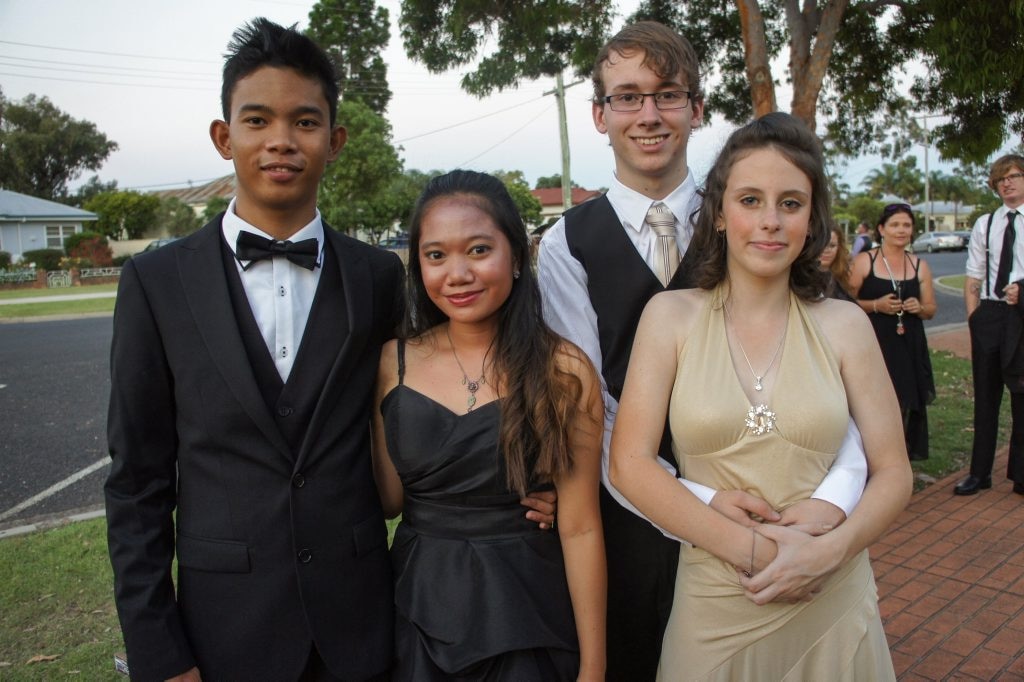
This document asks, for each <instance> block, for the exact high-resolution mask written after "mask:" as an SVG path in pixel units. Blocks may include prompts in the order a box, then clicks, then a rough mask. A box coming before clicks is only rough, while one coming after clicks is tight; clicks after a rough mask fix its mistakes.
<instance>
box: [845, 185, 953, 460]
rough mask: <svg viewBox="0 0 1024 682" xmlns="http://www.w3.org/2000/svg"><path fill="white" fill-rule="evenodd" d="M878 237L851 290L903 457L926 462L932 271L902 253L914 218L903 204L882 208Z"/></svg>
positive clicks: (861, 259) (861, 257) (857, 266)
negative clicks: (867, 322)
mask: <svg viewBox="0 0 1024 682" xmlns="http://www.w3.org/2000/svg"><path fill="white" fill-rule="evenodd" d="M878 233H879V236H880V238H881V242H882V245H881V246H879V247H878V248H876V249H870V250H869V251H866V252H861V253H859V254H857V257H856V258H854V260H853V268H852V271H851V274H850V288H851V290H852V291H853V292H855V294H856V296H857V301H858V303H860V307H861V308H862V309H863V310H864V312H866V313H867V314H868V317H869V318H870V319H871V325H872V326H873V327H874V328H875V335H876V336H877V337H878V345H879V346H881V347H882V356H883V357H884V358H885V366H886V368H887V369H888V370H889V376H890V378H891V379H892V383H893V386H895V387H896V396H897V397H898V398H899V401H900V412H901V414H902V415H903V431H904V435H905V437H906V442H907V454H908V455H909V456H910V459H912V460H922V459H928V412H927V406H928V405H929V404H931V403H932V401H934V400H935V379H934V377H933V376H932V361H931V356H930V355H929V354H928V339H927V338H926V336H925V333H924V320H930V319H931V318H933V317H934V316H935V309H936V303H935V289H934V287H933V285H932V273H931V268H929V267H928V263H927V262H925V261H924V260H923V259H921V258H918V257H917V256H915V255H914V254H912V253H909V252H907V250H906V249H907V246H909V245H910V242H911V241H912V240H913V238H914V213H913V211H912V210H911V208H910V206H908V205H907V204H889V205H888V206H886V207H885V208H884V209H883V210H882V215H881V216H880V217H879V219H878Z"/></svg>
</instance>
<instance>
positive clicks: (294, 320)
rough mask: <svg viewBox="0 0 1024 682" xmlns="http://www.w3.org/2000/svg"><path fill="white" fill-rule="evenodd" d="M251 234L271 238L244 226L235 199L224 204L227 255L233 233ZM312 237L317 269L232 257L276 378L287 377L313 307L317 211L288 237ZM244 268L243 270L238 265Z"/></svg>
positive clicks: (320, 230)
mask: <svg viewBox="0 0 1024 682" xmlns="http://www.w3.org/2000/svg"><path fill="white" fill-rule="evenodd" d="M242 231H245V232H252V233H253V234H257V235H259V236H261V237H266V238H267V239H274V237H273V236H271V235H269V234H267V233H266V232H264V231H263V230H261V229H259V228H258V227H255V226H253V225H250V224H249V223H247V222H245V221H244V220H242V219H241V218H239V217H238V214H236V213H235V200H234V199H232V200H231V203H230V204H229V205H228V209H227V212H226V213H225V214H224V220H223V223H222V224H221V233H222V234H223V235H224V239H225V240H226V241H227V244H228V247H229V248H230V249H231V253H232V254H234V253H235V241H236V240H237V239H238V233H239V232H242ZM310 238H315V239H316V240H317V245H318V246H319V247H320V252H319V255H318V256H317V267H316V268H314V269H313V270H307V269H306V268H304V267H301V266H299V265H296V264H294V263H292V262H291V261H289V260H288V259H287V258H267V259H266V260H261V261H258V262H256V263H252V265H251V266H250V261H245V262H244V263H243V262H241V261H239V260H238V257H237V256H236V257H235V259H234V260H235V266H236V267H237V268H238V276H239V277H240V278H241V279H242V287H243V288H244V289H245V297H246V298H247V299H249V308H250V309H251V310H252V314H253V317H255V318H256V324H257V325H259V328H260V333H261V334H262V335H263V341H264V342H265V343H266V344H267V350H268V351H270V355H271V357H273V358H274V365H275V366H276V367H277V372H278V374H280V375H281V380H282V381H288V375H289V374H290V373H291V371H292V365H293V364H294V363H295V356H296V354H297V353H298V352H299V345H300V344H301V343H302V335H303V333H304V332H305V330H306V321H307V320H308V319H309V311H310V309H311V308H312V307H313V298H314V297H315V296H316V287H317V284H318V283H319V282H320V272H321V270H322V269H323V268H322V265H323V262H324V224H323V221H322V220H321V219H320V211H317V212H316V215H315V216H314V217H313V220H312V221H310V222H309V223H308V224H307V225H306V226H304V227H303V228H302V229H301V230H299V231H298V232H296V233H295V234H293V235H292V236H291V237H290V238H289V241H291V242H298V241H302V240H303V239H310ZM243 266H245V267H246V268H247V269H243Z"/></svg>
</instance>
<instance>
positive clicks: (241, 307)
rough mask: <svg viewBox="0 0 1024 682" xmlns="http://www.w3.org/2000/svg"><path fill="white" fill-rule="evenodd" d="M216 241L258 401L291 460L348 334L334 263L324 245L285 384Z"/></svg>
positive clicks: (227, 252) (228, 257)
mask: <svg viewBox="0 0 1024 682" xmlns="http://www.w3.org/2000/svg"><path fill="white" fill-rule="evenodd" d="M325 229H328V228H325ZM221 243H222V252H223V254H224V267H225V268H226V270H227V275H228V278H227V279H228V290H229V291H230V293H231V305H232V307H233V308H234V313H235V320H236V321H237V323H238V330H239V332H240V334H241V336H242V343H243V344H244V345H245V353H246V356H247V357H248V358H249V364H250V365H251V366H252V369H253V375H254V376H255V377H256V384H257V386H259V389H260V393H261V394H262V395H263V400H264V402H266V404H267V408H268V409H269V410H270V413H271V415H273V417H274V422H275V423H276V424H277V428H278V429H280V431H281V434H282V435H283V436H284V439H285V441H286V442H287V443H288V447H289V449H290V450H291V453H292V458H293V459H297V458H298V456H299V451H300V450H301V449H302V443H303V441H304V440H305V438H306V431H307V427H308V425H309V423H310V421H311V420H312V418H313V411H314V410H315V409H316V405H317V402H318V401H319V400H320V394H321V393H322V392H323V388H324V382H325V381H326V379H327V375H328V374H329V373H330V371H331V367H332V366H333V365H334V362H335V360H336V359H337V357H338V353H339V352H340V351H341V346H342V343H343V342H344V340H345V337H346V336H347V335H348V332H349V329H348V316H347V315H346V309H345V295H344V292H343V290H342V282H341V272H340V271H339V270H338V259H337V257H335V255H334V252H333V251H332V250H331V246H330V242H328V243H327V244H326V246H325V248H324V254H323V266H322V267H323V272H321V273H320V282H319V283H318V284H317V289H316V295H315V296H314V298H313V305H312V307H311V308H310V311H309V319H308V320H307V321H306V329H305V331H304V332H303V334H302V341H301V342H300V344H299V348H298V349H297V352H298V355H297V356H296V357H295V363H294V364H293V365H292V369H291V372H290V373H289V374H288V381H287V382H284V381H282V380H281V375H280V374H279V373H278V371H277V366H276V365H274V359H273V358H272V357H271V355H270V351H269V350H268V349H267V344H266V341H264V340H263V334H262V333H261V332H260V328H259V325H258V324H257V323H256V318H255V317H254V316H253V314H252V308H251V307H250V306H249V299H248V298H247V297H246V295H245V289H244V287H243V286H242V279H241V277H239V275H238V269H237V268H236V267H235V258H234V254H233V253H232V252H231V249H230V248H229V247H228V245H227V244H225V243H223V239H222V240H221Z"/></svg>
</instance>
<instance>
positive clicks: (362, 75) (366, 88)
mask: <svg viewBox="0 0 1024 682" xmlns="http://www.w3.org/2000/svg"><path fill="white" fill-rule="evenodd" d="M388 26H389V18H388V11H387V10H386V9H384V8H383V7H377V3H376V2H374V0H320V1H319V2H317V3H316V4H315V5H313V9H311V10H310V11H309V28H308V29H307V30H306V33H307V35H309V37H310V38H312V39H313V40H315V41H316V42H317V43H318V44H319V45H320V46H321V47H323V48H324V49H325V50H327V52H328V53H329V54H330V55H331V57H332V58H333V59H334V62H335V65H336V67H337V69H338V75H339V76H340V80H341V90H342V98H344V99H357V100H359V101H361V102H364V103H365V104H366V105H367V106H368V107H370V108H371V109H373V110H374V111H375V112H377V113H378V114H383V113H384V110H385V109H387V106H388V102H389V101H390V100H391V90H390V89H389V88H388V73H387V65H386V64H385V63H384V58H383V57H382V56H381V52H382V51H383V50H384V48H385V47H387V44H388V40H389V39H390V38H391V31H390V30H389V28H388Z"/></svg>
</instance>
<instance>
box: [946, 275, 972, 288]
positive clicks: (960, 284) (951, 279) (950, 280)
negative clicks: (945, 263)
mask: <svg viewBox="0 0 1024 682" xmlns="http://www.w3.org/2000/svg"><path fill="white" fill-rule="evenodd" d="M965 279H966V276H965V275H947V276H945V277H939V284H941V285H943V286H947V287H949V288H951V289H956V290H958V291H963V290H964V280H965Z"/></svg>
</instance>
